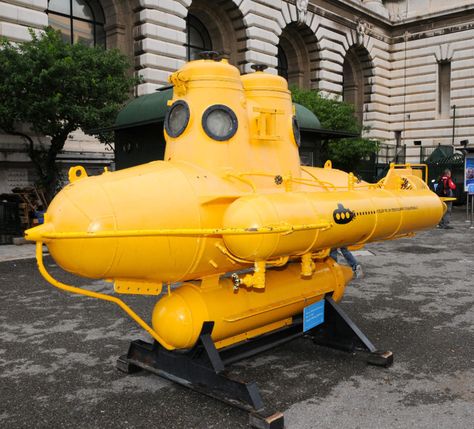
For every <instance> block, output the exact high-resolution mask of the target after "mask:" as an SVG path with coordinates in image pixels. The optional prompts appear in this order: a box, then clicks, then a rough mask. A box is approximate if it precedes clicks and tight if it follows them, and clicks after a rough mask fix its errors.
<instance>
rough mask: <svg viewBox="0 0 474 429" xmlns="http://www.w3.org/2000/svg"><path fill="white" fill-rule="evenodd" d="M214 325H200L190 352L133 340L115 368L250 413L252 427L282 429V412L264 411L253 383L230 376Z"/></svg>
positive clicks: (207, 323) (258, 392)
mask: <svg viewBox="0 0 474 429" xmlns="http://www.w3.org/2000/svg"><path fill="white" fill-rule="evenodd" d="M213 326H214V324H213V322H205V323H204V324H203V327H202V330H201V334H200V336H199V340H198V342H197V343H196V345H195V346H194V347H193V348H192V349H191V350H189V351H186V352H182V351H168V350H166V349H165V348H163V347H162V346H161V345H160V344H158V343H157V342H155V343H154V344H150V343H146V342H144V341H141V340H137V341H132V343H131V344H130V348H129V350H128V353H127V355H124V356H121V357H120V358H119V359H118V361H117V369H119V370H120V371H123V372H126V373H131V372H136V371H137V370H140V369H144V370H146V371H150V372H153V373H154V374H157V375H159V376H161V377H164V378H166V379H168V380H171V381H173V382H175V383H178V384H181V385H182V386H185V387H188V388H190V389H193V390H195V391H197V392H200V393H203V394H205V395H207V396H211V397H213V398H216V399H218V400H220V401H222V402H225V403H227V404H230V405H232V406H234V407H238V408H241V409H243V410H246V411H249V412H250V415H249V419H250V424H251V426H252V427H255V428H261V429H283V427H284V419H283V414H282V413H275V412H269V410H266V409H265V407H264V404H263V401H262V398H261V395H260V391H259V389H258V387H257V385H256V383H255V382H249V383H247V382H243V381H241V380H238V379H236V378H233V377H231V376H230V375H229V374H227V372H226V370H225V364H224V361H223V359H222V358H221V355H220V353H219V351H218V350H217V349H216V347H215V345H214V342H213V340H212V338H211V333H212V329H213Z"/></svg>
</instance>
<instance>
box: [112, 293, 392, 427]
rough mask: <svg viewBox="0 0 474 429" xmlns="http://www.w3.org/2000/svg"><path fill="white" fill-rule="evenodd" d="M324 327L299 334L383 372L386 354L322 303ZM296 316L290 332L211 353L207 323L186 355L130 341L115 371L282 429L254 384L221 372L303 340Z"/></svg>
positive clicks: (335, 307)
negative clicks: (146, 376)
mask: <svg viewBox="0 0 474 429" xmlns="http://www.w3.org/2000/svg"><path fill="white" fill-rule="evenodd" d="M325 300H326V305H325V321H324V323H323V324H322V325H319V326H317V327H316V328H313V329H312V330H309V331H307V332H305V333H304V334H305V335H308V336H309V337H311V338H312V339H313V340H314V342H315V343H316V344H320V345H324V346H328V347H333V348H337V349H340V350H346V351H351V352H353V351H355V350H362V351H365V352H368V353H369V358H368V363H370V364H373V365H381V366H389V365H390V364H391V363H392V362H393V356H392V353H391V352H378V351H376V349H375V347H374V345H373V344H372V343H371V342H370V341H369V339H368V338H367V337H366V336H365V335H364V334H363V333H362V332H361V331H360V329H359V328H358V327H357V326H356V325H355V324H354V323H353V322H352V321H351V320H350V319H349V317H348V316H347V315H346V314H345V313H344V312H343V311H342V310H341V309H340V308H339V307H338V305H337V304H336V303H335V302H334V301H333V299H332V298H330V297H326V298H325ZM302 325H303V319H302V316H301V315H299V316H296V317H294V318H293V323H292V324H291V325H290V326H287V327H284V328H281V329H279V330H276V331H274V332H270V333H268V334H264V335H261V336H259V337H256V338H254V339H251V340H248V341H245V342H242V343H239V344H235V345H232V346H229V347H225V348H223V349H221V350H217V349H216V347H215V345H214V342H213V341H212V339H211V333H212V329H213V327H214V323H213V322H205V323H204V324H203V327H202V330H201V334H200V335H199V340H198V342H197V343H196V345H195V346H194V347H193V348H192V349H190V350H187V351H176V350H175V351H168V350H166V349H165V348H163V347H162V346H161V345H160V344H158V343H157V342H155V343H154V344H150V343H146V342H144V341H141V340H137V341H133V342H132V343H131V344H130V348H129V350H128V353H127V354H126V355H123V356H121V357H120V358H119V359H118V361H117V368H118V369H119V370H121V371H123V372H126V373H133V372H137V371H140V370H141V369H144V370H147V371H150V372H153V373H155V374H157V375H160V376H162V377H164V378H167V379H168V380H171V381H174V382H176V383H178V384H181V385H183V386H185V387H188V388H191V389H193V390H196V391H197V392H200V393H203V394H205V395H208V396H211V397H213V398H216V399H218V400H220V401H223V402H225V403H228V404H230V405H232V406H234V407H238V408H241V409H243V410H246V411H249V412H250V414H249V418H250V424H251V426H252V427H255V428H259V429H280V428H283V427H284V418H283V414H282V413H280V412H274V411H270V410H268V409H266V408H265V407H264V404H263V401H262V398H261V396H260V392H259V390H258V387H257V385H256V383H255V382H250V383H248V382H244V381H241V380H238V379H236V378H234V377H232V376H230V375H229V374H228V373H227V371H226V367H228V366H229V365H230V364H232V363H234V362H237V361H239V360H242V359H245V358H248V357H250V356H253V355H256V354H258V353H261V352H263V351H266V350H269V349H271V348H273V347H276V346H278V345H280V344H283V343H286V342H288V341H291V340H293V339H295V338H298V337H300V336H302V335H303V326H302Z"/></svg>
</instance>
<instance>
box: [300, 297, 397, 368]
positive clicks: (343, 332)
mask: <svg viewBox="0 0 474 429" xmlns="http://www.w3.org/2000/svg"><path fill="white" fill-rule="evenodd" d="M325 301H326V302H325V305H324V323H322V324H321V325H319V326H317V327H315V328H313V329H312V330H310V331H308V332H307V334H308V335H310V336H311V337H312V339H313V341H314V342H315V344H318V345H321V346H326V347H331V348H334V349H338V350H343V351H347V352H354V351H362V352H365V353H367V363H369V364H371V365H376V366H384V367H388V366H390V365H392V363H393V353H392V352H391V351H380V350H377V349H376V347H375V346H374V345H373V344H372V342H371V341H370V340H369V339H368V338H367V336H366V335H365V334H364V333H363V332H362V331H361V330H360V328H359V327H358V326H357V325H356V324H355V323H354V322H353V321H352V320H351V319H350V317H349V316H348V315H347V314H346V313H345V312H344V311H343V310H342V308H341V307H339V305H337V304H336V302H335V301H334V300H333V299H332V298H331V297H329V296H327V297H325Z"/></svg>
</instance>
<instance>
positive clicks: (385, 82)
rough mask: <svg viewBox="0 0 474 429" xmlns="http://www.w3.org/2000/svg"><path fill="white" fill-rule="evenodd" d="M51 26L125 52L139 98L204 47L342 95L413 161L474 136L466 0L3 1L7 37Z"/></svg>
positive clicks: (471, 12) (372, 132) (472, 31)
mask: <svg viewBox="0 0 474 429" xmlns="http://www.w3.org/2000/svg"><path fill="white" fill-rule="evenodd" d="M71 5H72V7H73V10H72V11H71V10H69V8H70V7H71ZM88 11H89V12H88ZM88 13H89V15H88ZM91 16H92V18H91ZM48 23H49V24H52V25H53V26H56V27H57V28H61V29H62V31H63V32H64V33H65V38H66V39H68V38H71V40H73V41H77V40H83V41H86V42H87V43H105V44H106V47H107V48H114V47H116V48H119V49H120V50H121V51H122V52H124V53H125V54H127V55H128V56H130V58H131V59H132V60H133V63H134V66H135V70H136V72H137V73H139V74H140V75H141V76H143V83H142V84H141V85H139V86H138V88H137V95H142V94H148V93H151V92H153V91H155V90H156V89H157V88H159V87H160V86H162V85H164V84H167V78H168V75H169V74H170V73H171V72H173V71H175V70H176V69H177V68H179V67H180V66H181V65H182V64H184V62H185V61H186V60H187V59H189V58H194V57H195V55H196V53H197V52H198V51H199V50H203V49H213V50H217V51H220V52H221V53H222V54H223V55H224V56H225V57H228V58H229V60H230V62H231V63H233V64H234V65H236V66H237V67H239V68H240V70H241V72H243V73H246V72H250V71H251V70H250V66H251V65H252V64H253V63H264V64H266V65H268V67H269V71H270V72H272V73H279V74H282V75H284V76H285V77H287V79H288V81H289V82H290V84H295V85H298V86H300V87H304V88H311V89H315V90H319V91H321V92H323V93H325V94H327V95H328V96H337V97H343V98H344V99H345V100H346V101H349V102H351V103H353V104H354V105H355V110H356V114H357V116H358V117H359V118H360V120H361V121H362V122H363V124H364V125H366V126H367V127H368V129H369V131H368V132H367V134H368V136H370V137H371V138H375V139H378V140H380V141H382V142H385V143H388V144H391V145H393V146H394V147H396V146H397V145H398V146H400V145H406V146H407V154H408V156H409V157H410V155H411V159H412V160H413V161H416V160H417V157H419V154H420V145H421V148H422V149H423V148H429V147H433V146H436V145H438V144H443V145H446V144H448V145H454V146H456V147H458V146H460V144H461V142H463V143H465V141H466V140H469V141H471V143H472V141H474V124H473V122H474V3H473V2H472V1H470V0H451V1H450V2H446V1H445V0H384V1H382V0H309V1H307V0H296V1H295V0H216V1H210V0H130V1H125V0H50V1H47V0H11V1H8V0H3V1H0V35H2V36H6V37H7V38H9V39H11V40H16V41H21V40H26V39H27V38H28V37H29V35H28V31H27V28H28V27H32V28H36V29H41V28H42V27H43V26H45V25H47V24H48ZM86 24H87V25H86ZM87 31H89V32H90V34H89V35H87ZM99 34H104V36H103V37H102V36H101V37H99V36H98V35H99ZM454 106H455V108H454ZM72 137H73V138H72V139H71V144H70V145H69V146H68V147H67V148H66V149H67V150H69V151H72V152H74V151H77V150H79V151H80V150H81V145H82V146H83V148H82V149H84V148H85V149H84V150H83V152H84V153H86V155H85V158H87V156H88V155H87V154H89V155H90V153H91V152H90V151H92V149H93V148H94V149H93V150H95V151H97V150H98V149H97V148H99V150H100V149H103V148H100V147H99V146H98V144H95V143H93V142H92V141H91V140H89V139H86V138H84V137H83V136H78V137H76V136H75V135H74V136H72ZM415 142H416V143H415ZM14 143H15V142H14V139H12V138H9V137H8V136H2V138H1V140H0V166H2V165H3V166H5V165H12V164H11V163H8V162H7V161H8V157H10V158H12V159H13V158H14V157H15V156H16V157H18V156H19V155H18V154H17V155H12V152H11V150H12V148H13V146H14ZM16 143H18V142H16ZM74 145H76V146H74ZM78 145H79V147H78ZM5 148H7V149H8V150H10V152H8V154H7V155H5V153H6V152H5ZM20 158H21V156H20ZM79 158H80V157H79ZM2 159H3V162H2ZM409 159H410V158H409ZM12 162H14V159H13V161H12ZM2 169H3V167H2ZM3 181H4V180H2V175H1V173H0V183H1V182H3ZM0 190H1V189H0Z"/></svg>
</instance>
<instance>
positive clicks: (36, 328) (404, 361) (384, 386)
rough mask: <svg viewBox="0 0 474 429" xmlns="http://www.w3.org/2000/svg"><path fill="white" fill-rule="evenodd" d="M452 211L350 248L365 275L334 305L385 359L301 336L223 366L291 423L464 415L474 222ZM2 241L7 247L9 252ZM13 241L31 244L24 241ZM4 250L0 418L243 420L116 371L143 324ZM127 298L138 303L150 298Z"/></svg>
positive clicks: (471, 379)
mask: <svg viewBox="0 0 474 429" xmlns="http://www.w3.org/2000/svg"><path fill="white" fill-rule="evenodd" d="M453 225H454V227H455V228H454V229H452V230H438V229H435V230H432V231H428V232H423V233H420V234H419V235H417V236H416V237H415V238H413V239H402V240H398V241H393V242H383V243H375V244H371V245H369V246H367V247H366V250H368V252H367V251H366V252H362V253H361V254H359V259H360V262H361V263H362V265H363V267H364V271H365V278H363V279H361V280H356V281H354V282H353V283H352V284H351V285H350V286H349V287H348V289H347V293H346V295H345V298H344V300H343V304H342V306H343V308H344V309H345V310H346V311H347V312H348V313H349V314H350V315H351V317H352V318H353V320H354V321H356V323H358V325H359V326H360V327H361V328H362V330H363V331H364V332H365V333H366V334H367V335H368V336H369V338H371V339H372V341H373V342H374V343H375V344H376V345H377V346H378V347H379V348H380V349H390V350H392V351H393V352H394V356H395V363H394V365H393V366H392V367H391V368H389V369H383V368H378V367H373V366H367V365H366V364H365V362H364V361H363V359H361V358H360V357H359V356H352V355H350V354H345V353H343V352H338V351H334V350H329V349H325V348H323V347H318V346H315V345H313V344H312V343H311V342H310V341H309V340H307V339H303V338H302V339H298V340H295V341H293V342H291V343H289V344H286V345H283V346H281V347H279V348H277V349H274V350H271V351H269V352H266V353H264V354H262V355H259V356H258V357H255V358H251V359H248V360H246V361H244V362H241V363H239V364H236V365H234V366H233V367H232V373H233V374H236V375H238V376H239V377H241V378H245V379H247V380H255V381H256V382H257V384H258V385H259V386H260V389H261V392H262V395H263V398H264V400H265V401H266V403H267V404H268V405H269V406H270V407H272V408H274V409H277V410H280V411H283V412H284V414H285V421H286V427H287V428H298V429H304V428H308V429H309V428H315V427H318V428H331V429H332V428H362V427H364V428H407V427H411V428H430V429H432V428H472V427H473V422H474V365H473V363H474V362H473V351H474V310H473V304H474V293H473V292H474V268H473V267H474V244H473V243H474V230H469V229H468V228H467V226H468V225H467V224H466V223H465V222H464V217H463V212H462V211H459V212H455V213H454V222H453ZM1 248H2V246H0V257H2V258H3V259H6V258H7V256H5V255H10V256H11V253H12V252H13V255H14V254H15V250H14V248H9V250H8V249H7V248H5V249H4V250H3V255H2V251H1ZM19 249H22V250H19ZM19 249H18V250H19V251H20V252H26V254H25V253H22V255H23V256H25V257H27V256H28V252H32V251H33V246H28V245H26V247H25V246H21V247H20V248H19ZM22 255H20V256H22ZM14 259H15V260H10V261H4V262H0V427H3V428H10V429H15V428H24V427H34V428H43V427H44V428H46V427H48V428H63V427H74V428H147V429H148V428H150V427H166V428H240V427H246V426H247V421H248V418H247V415H246V413H244V412H242V411H240V410H236V409H233V408H231V407H229V406H227V405H224V404H222V403H220V402H218V401H216V400H213V399H210V398H207V397H204V396H201V395H199V394H197V393H195V392H192V391H190V390H187V389H185V388H182V387H180V386H176V385H174V384H172V383H170V382H168V381H165V380H163V379H161V378H159V377H157V376H154V375H151V374H147V373H138V374H135V375H125V374H122V373H120V372H118V371H116V369H115V361H116V358H117V357H118V356H119V355H120V354H122V353H124V352H125V351H126V350H127V347H128V343H129V341H130V340H132V339H136V338H144V339H146V338H147V336H146V334H143V333H142V332H141V331H140V329H139V328H137V327H136V326H135V324H134V323H133V322H132V321H130V320H129V319H128V318H127V317H126V316H125V315H124V314H123V313H122V312H121V310H120V309H119V308H117V307H116V306H114V305H113V304H109V303H105V302H100V301H95V300H92V299H88V298H83V297H78V296H72V295H69V294H66V293H63V292H60V291H57V290H55V289H53V288H52V287H51V286H49V285H48V284H46V282H45V281H44V280H43V279H42V278H41V277H40V275H39V274H38V272H37V270H36V266H35V262H34V260H32V259H23V260H20V259H18V260H17V259H16V258H14ZM47 261H48V266H49V269H50V270H51V271H52V272H53V273H54V274H55V275H59V276H60V277H61V278H62V279H63V280H65V281H68V282H74V283H75V284H77V283H78V282H77V280H73V279H72V277H71V276H69V275H67V274H64V273H62V274H60V270H59V269H58V267H57V266H56V265H55V264H54V262H53V261H52V260H51V259H47ZM79 284H82V285H88V286H89V287H90V288H91V289H93V290H100V291H106V290H109V289H110V286H109V285H108V284H106V283H102V282H93V283H92V284H91V282H90V281H79ZM128 301H130V302H131V303H132V304H133V305H134V306H135V307H136V308H137V309H138V310H139V311H140V312H141V313H142V314H147V312H148V311H149V310H150V308H151V306H152V304H153V303H152V302H150V301H153V299H146V298H136V297H133V298H131V299H129V300H128Z"/></svg>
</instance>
